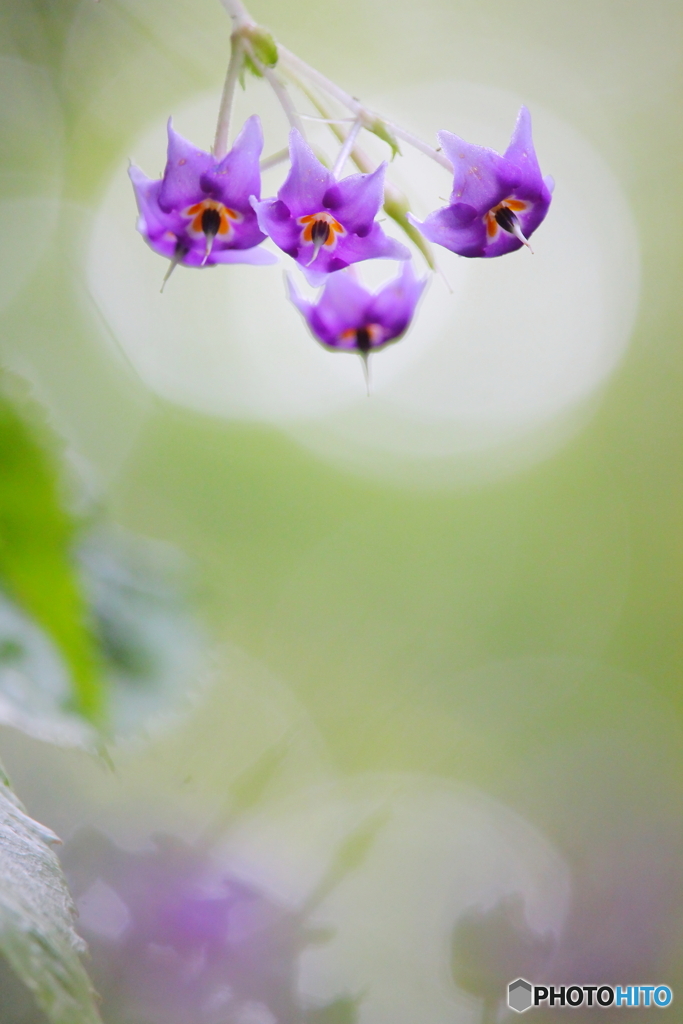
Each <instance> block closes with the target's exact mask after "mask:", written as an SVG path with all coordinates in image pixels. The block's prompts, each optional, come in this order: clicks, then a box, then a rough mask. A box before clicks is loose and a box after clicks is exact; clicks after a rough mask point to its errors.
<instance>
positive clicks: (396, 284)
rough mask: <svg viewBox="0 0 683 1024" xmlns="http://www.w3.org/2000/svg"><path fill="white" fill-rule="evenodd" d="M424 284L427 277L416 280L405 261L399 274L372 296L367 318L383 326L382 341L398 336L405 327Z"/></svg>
mask: <svg viewBox="0 0 683 1024" xmlns="http://www.w3.org/2000/svg"><path fill="white" fill-rule="evenodd" d="M426 285H427V279H426V278H424V279H422V280H418V278H416V277H415V272H414V271H413V266H412V263H411V262H406V263H404V264H403V267H402V270H401V273H400V275H399V276H398V277H396V278H394V280H393V281H390V282H389V283H388V284H386V285H385V286H384V287H383V288H381V289H380V291H379V292H378V293H377V295H375V296H374V298H373V300H372V303H371V305H370V308H369V310H368V318H369V319H370V320H371V321H372V322H373V323H378V324H381V325H382V327H384V328H385V330H386V332H387V333H386V337H385V339H384V343H386V342H387V341H392V340H394V339H396V338H398V337H399V336H400V335H401V334H403V332H404V331H405V330H406V329H407V327H408V325H409V324H410V321H411V320H412V318H413V314H414V313H415V307H416V306H417V303H418V301H419V299H420V296H421V295H422V293H423V291H424V290H425V287H426Z"/></svg>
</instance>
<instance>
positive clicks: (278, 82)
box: [251, 57, 306, 138]
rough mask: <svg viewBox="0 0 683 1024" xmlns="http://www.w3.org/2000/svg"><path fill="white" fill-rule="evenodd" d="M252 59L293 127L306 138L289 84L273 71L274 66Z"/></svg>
mask: <svg viewBox="0 0 683 1024" xmlns="http://www.w3.org/2000/svg"><path fill="white" fill-rule="evenodd" d="M251 59H252V60H253V61H254V63H255V64H256V67H257V68H258V69H259V71H260V72H261V74H262V75H263V76H264V78H265V79H266V81H267V82H268V84H269V85H270V87H271V89H272V90H273V92H274V93H275V95H276V96H277V98H278V100H279V102H280V106H281V107H282V109H283V110H284V112H285V116H286V117H287V120H288V121H289V123H290V125H291V127H292V128H296V130H297V131H298V132H299V133H300V134H301V135H302V136H303V138H306V132H305V131H304V126H303V122H302V120H301V118H300V117H299V112H298V111H297V109H296V107H295V106H294V104H293V102H292V97H291V96H290V95H289V93H288V92H287V86H286V85H285V83H284V82H283V81H282V79H281V78H280V76H279V75H278V73H277V72H276V71H273V69H272V68H267V67H266V66H265V65H264V64H261V63H260V62H259V61H257V60H255V59H254V58H253V57H252V58H251Z"/></svg>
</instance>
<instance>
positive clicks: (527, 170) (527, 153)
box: [504, 107, 543, 184]
mask: <svg viewBox="0 0 683 1024" xmlns="http://www.w3.org/2000/svg"><path fill="white" fill-rule="evenodd" d="M504 159H505V160H509V161H510V162H511V163H514V164H515V165H516V166H517V167H519V169H520V170H521V171H522V174H523V179H522V180H523V181H525V182H526V181H533V182H534V184H538V183H540V182H541V181H542V180H543V176H542V174H541V168H540V167H539V166H538V159H537V158H536V151H535V149H534V144H533V141H532V138H531V114H530V113H529V111H528V109H527V108H526V107H521V108H520V111H519V114H518V115H517V122H516V124H515V128H514V131H513V133H512V138H511V139H510V145H509V146H508V148H507V149H506V150H505V156H504Z"/></svg>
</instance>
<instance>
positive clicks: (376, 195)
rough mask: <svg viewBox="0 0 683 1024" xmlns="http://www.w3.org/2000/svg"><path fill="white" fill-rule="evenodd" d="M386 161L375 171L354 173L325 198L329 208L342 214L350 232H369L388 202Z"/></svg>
mask: <svg viewBox="0 0 683 1024" xmlns="http://www.w3.org/2000/svg"><path fill="white" fill-rule="evenodd" d="M386 169H387V165H386V163H383V164H380V165H379V167H378V168H377V169H376V170H375V171H373V172H372V174H351V175H349V177H348V178H343V179H342V181H340V182H337V185H336V187H333V188H331V189H329V190H328V193H331V194H328V195H325V196H324V197H323V201H324V202H325V206H326V208H327V209H329V210H331V212H332V213H333V214H334V215H335V216H336V217H339V218H340V220H341V221H342V222H343V224H344V227H345V228H346V230H347V231H354V232H356V233H358V234H359V235H360V236H361V237H363V235H367V234H368V233H369V231H370V229H371V227H372V222H373V221H374V219H375V217H376V216H377V213H378V211H379V209H380V207H381V205H382V203H383V201H384V174H385V172H386Z"/></svg>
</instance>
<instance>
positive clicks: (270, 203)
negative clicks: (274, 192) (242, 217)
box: [251, 198, 301, 258]
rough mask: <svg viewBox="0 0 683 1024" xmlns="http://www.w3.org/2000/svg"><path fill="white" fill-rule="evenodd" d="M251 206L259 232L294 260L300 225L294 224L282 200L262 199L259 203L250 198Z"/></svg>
mask: <svg viewBox="0 0 683 1024" xmlns="http://www.w3.org/2000/svg"><path fill="white" fill-rule="evenodd" d="M251 205H252V206H253V208H254V210H255V212H256V217H257V219H258V225H259V227H260V229H261V231H263V232H264V233H265V234H266V235H269V236H270V237H271V238H272V239H273V241H274V242H275V244H276V245H277V246H279V247H280V249H282V250H283V252H286V253H289V255H290V256H294V257H295V258H296V256H297V255H298V252H299V247H300V241H301V225H299V224H297V223H296V221H295V220H294V218H293V217H292V216H291V215H290V213H289V209H288V208H287V206H285V204H284V203H283V202H282V200H281V199H264V200H263V202H259V201H258V200H257V199H254V198H252V200H251Z"/></svg>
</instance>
